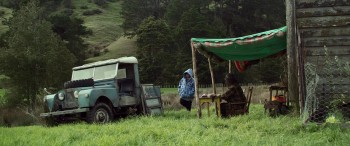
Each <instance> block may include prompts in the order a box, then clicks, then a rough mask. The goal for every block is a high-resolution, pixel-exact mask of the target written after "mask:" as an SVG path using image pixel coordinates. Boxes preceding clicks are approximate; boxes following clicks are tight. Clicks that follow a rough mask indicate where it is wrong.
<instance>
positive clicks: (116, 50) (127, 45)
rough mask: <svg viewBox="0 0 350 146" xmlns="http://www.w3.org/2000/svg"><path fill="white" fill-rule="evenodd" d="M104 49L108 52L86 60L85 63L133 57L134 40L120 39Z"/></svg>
mask: <svg viewBox="0 0 350 146" xmlns="http://www.w3.org/2000/svg"><path fill="white" fill-rule="evenodd" d="M106 48H107V49H108V52H106V53H105V54H102V55H100V56H98V57H92V58H89V59H87V60H86V62H95V61H100V60H106V59H113V58H118V57H123V56H134V55H135V52H136V39H135V38H133V39H127V38H125V37H120V38H119V39H117V40H116V41H114V42H112V43H111V44H110V45H109V46H107V47H106Z"/></svg>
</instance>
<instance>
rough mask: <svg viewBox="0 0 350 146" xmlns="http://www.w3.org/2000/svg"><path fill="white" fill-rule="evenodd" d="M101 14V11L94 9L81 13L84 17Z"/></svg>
mask: <svg viewBox="0 0 350 146" xmlns="http://www.w3.org/2000/svg"><path fill="white" fill-rule="evenodd" d="M100 13H102V11H101V10H100V9H94V10H86V11H85V12H83V15H84V16H91V15H97V14H100Z"/></svg>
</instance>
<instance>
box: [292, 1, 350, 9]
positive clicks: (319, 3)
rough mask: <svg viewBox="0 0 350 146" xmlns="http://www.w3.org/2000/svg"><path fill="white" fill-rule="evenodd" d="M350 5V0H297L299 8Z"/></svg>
mask: <svg viewBox="0 0 350 146" xmlns="http://www.w3.org/2000/svg"><path fill="white" fill-rule="evenodd" d="M334 6H350V1H349V0H296V7H297V8H315V7H334Z"/></svg>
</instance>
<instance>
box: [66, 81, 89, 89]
mask: <svg viewBox="0 0 350 146" xmlns="http://www.w3.org/2000/svg"><path fill="white" fill-rule="evenodd" d="M93 85H94V80H93V79H83V80H74V81H67V82H65V83H64V89H69V88H77V87H90V86H93Z"/></svg>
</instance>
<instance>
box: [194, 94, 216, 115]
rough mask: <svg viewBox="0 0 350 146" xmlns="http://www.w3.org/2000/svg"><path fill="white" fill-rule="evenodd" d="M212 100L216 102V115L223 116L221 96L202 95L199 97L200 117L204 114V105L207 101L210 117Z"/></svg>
mask: <svg viewBox="0 0 350 146" xmlns="http://www.w3.org/2000/svg"><path fill="white" fill-rule="evenodd" d="M211 102H215V112H216V116H218V117H221V108H220V103H221V98H220V97H219V96H214V97H208V96H207V95H202V96H201V97H200V98H199V117H201V116H202V105H203V104H204V103H207V109H208V117H210V110H209V105H210V103H211Z"/></svg>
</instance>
